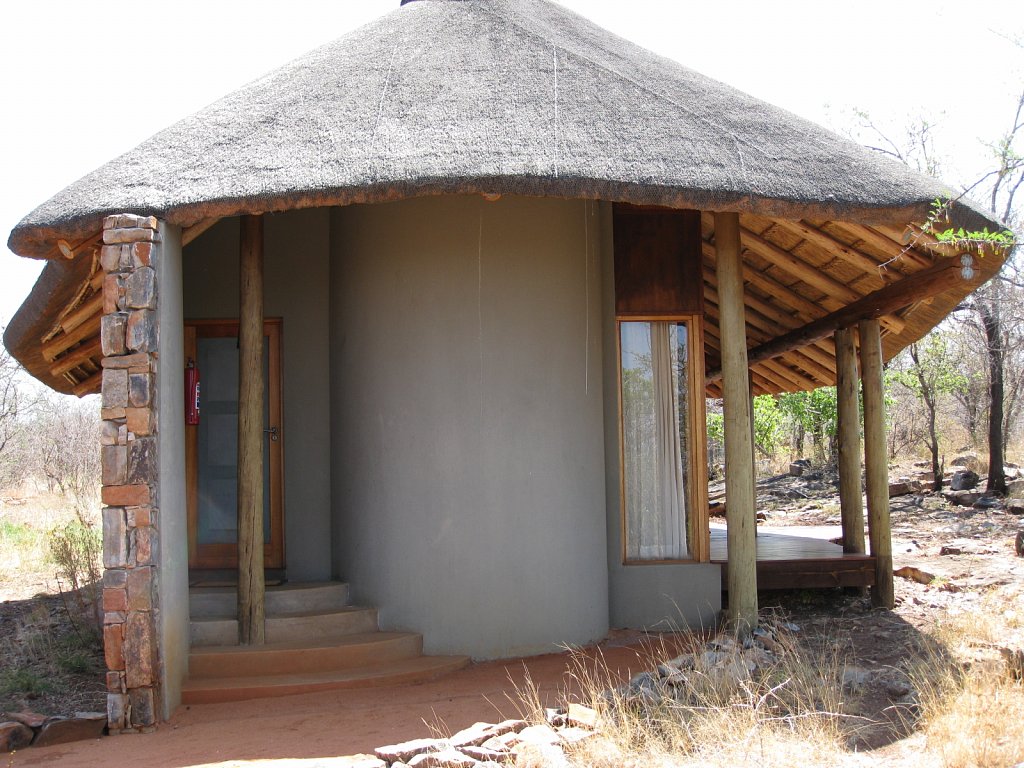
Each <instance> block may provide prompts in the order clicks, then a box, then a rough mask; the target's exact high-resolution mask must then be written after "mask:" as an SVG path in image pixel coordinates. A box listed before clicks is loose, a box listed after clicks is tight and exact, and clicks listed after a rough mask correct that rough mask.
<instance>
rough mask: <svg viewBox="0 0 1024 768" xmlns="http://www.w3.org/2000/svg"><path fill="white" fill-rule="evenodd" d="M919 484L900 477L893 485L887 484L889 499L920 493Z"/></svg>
mask: <svg viewBox="0 0 1024 768" xmlns="http://www.w3.org/2000/svg"><path fill="white" fill-rule="evenodd" d="M920 492H921V483H919V482H918V481H917V480H910V479H909V478H903V477H901V478H900V479H899V480H897V481H896V482H893V483H889V498H894V497H896V496H909V495H910V494H911V493H920Z"/></svg>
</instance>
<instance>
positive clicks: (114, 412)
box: [100, 214, 160, 733]
mask: <svg viewBox="0 0 1024 768" xmlns="http://www.w3.org/2000/svg"><path fill="white" fill-rule="evenodd" d="M159 254H160V243H159V230H158V222H157V220H156V219H155V218H153V217H144V216H133V215H129V214H121V215H117V216H108V217H107V218H106V219H105V220H104V222H103V247H102V249H101V251H100V265H101V267H102V269H103V272H104V279H103V318H102V321H101V326H100V343H101V345H102V349H103V385H102V395H101V398H102V400H101V408H102V412H101V416H102V419H103V430H102V433H101V440H100V442H101V449H100V450H101V454H102V472H103V476H102V481H103V491H102V501H103V505H104V507H103V568H104V574H103V644H104V652H105V656H106V663H107V724H108V727H109V729H110V732H111V733H118V732H124V731H138V730H148V729H150V728H152V727H153V726H154V725H155V724H156V721H157V718H158V713H159V712H160V689H159V681H160V658H159V651H158V644H157V634H156V632H157V622H156V617H157V611H158V609H159V607H158V605H157V578H158V573H159V567H158V566H159V552H160V549H159V541H160V536H159V531H160V526H159V519H160V514H159V510H158V506H159V499H158V489H159V486H158V470H157V442H156V441H157V429H158V424H157V412H156V395H157V393H156V391H155V382H156V379H155V375H156V370H157V364H158V351H157V337H158V328H157V320H156V317H157V315H156V302H157V280H156V270H155V269H154V267H155V265H156V264H157V262H158V259H159Z"/></svg>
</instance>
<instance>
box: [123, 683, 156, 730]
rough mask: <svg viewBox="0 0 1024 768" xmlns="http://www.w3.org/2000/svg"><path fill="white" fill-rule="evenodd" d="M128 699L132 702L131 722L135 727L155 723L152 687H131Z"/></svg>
mask: <svg viewBox="0 0 1024 768" xmlns="http://www.w3.org/2000/svg"><path fill="white" fill-rule="evenodd" d="M128 700H129V701H131V704H132V722H131V724H132V725H133V726H135V727H137V728H138V727H145V726H150V725H155V724H156V706H155V704H156V702H155V699H154V697H153V689H152V688H133V689H131V690H129V691H128Z"/></svg>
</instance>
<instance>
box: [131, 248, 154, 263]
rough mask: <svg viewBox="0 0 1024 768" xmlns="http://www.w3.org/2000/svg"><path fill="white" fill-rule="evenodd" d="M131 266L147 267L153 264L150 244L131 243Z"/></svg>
mask: <svg viewBox="0 0 1024 768" xmlns="http://www.w3.org/2000/svg"><path fill="white" fill-rule="evenodd" d="M131 249H132V266H133V267H136V268H137V267H148V266H149V265H150V264H152V263H153V244H152V243H132V245H131Z"/></svg>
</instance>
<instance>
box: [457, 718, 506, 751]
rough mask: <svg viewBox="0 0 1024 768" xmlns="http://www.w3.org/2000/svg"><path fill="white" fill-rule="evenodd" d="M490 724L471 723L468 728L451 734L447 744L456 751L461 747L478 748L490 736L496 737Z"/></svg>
mask: <svg viewBox="0 0 1024 768" xmlns="http://www.w3.org/2000/svg"><path fill="white" fill-rule="evenodd" d="M492 728H493V726H492V725H491V724H490V723H473V724H472V725H471V726H469V728H463V729H462V730H461V731H459V732H458V733H454V734H452V736H451V738H449V739H448V743H449V744H450V745H451V746H453V747H455V748H456V749H462V748H463V747H469V746H473V747H476V746H479V745H481V744H483V743H484V742H485V741H487V740H488V739H489V738H491V737H492V736H496V735H497V734H496V733H494V731H493V730H492Z"/></svg>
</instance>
